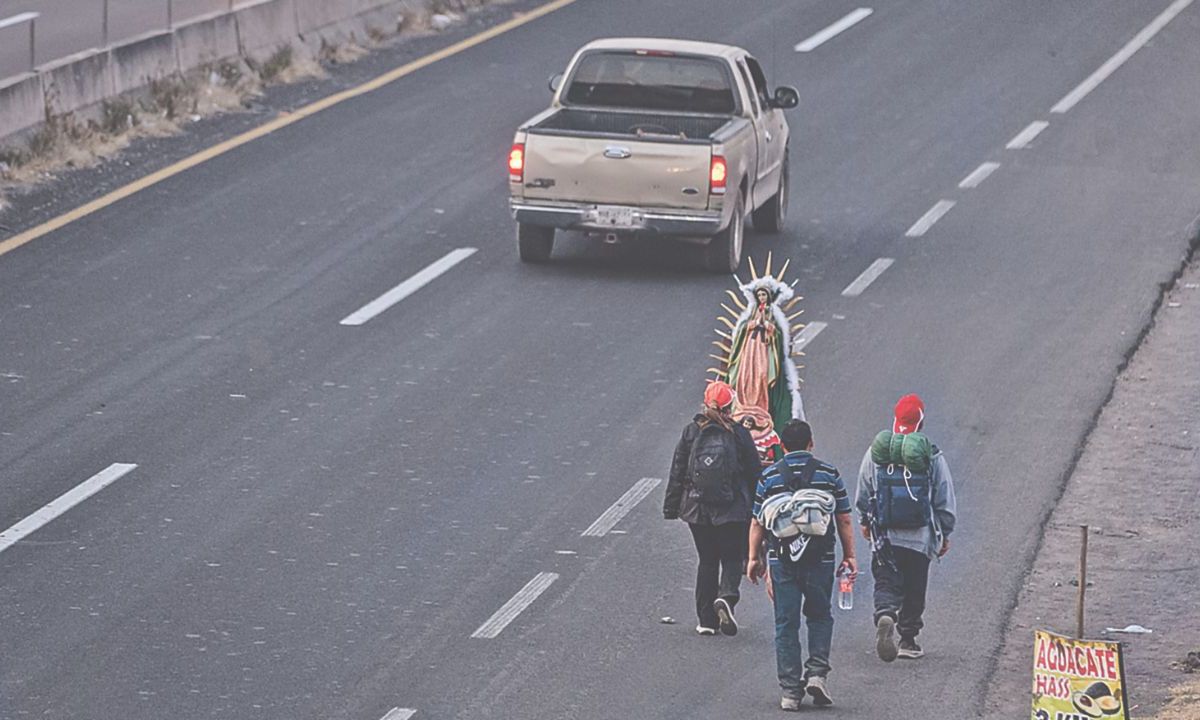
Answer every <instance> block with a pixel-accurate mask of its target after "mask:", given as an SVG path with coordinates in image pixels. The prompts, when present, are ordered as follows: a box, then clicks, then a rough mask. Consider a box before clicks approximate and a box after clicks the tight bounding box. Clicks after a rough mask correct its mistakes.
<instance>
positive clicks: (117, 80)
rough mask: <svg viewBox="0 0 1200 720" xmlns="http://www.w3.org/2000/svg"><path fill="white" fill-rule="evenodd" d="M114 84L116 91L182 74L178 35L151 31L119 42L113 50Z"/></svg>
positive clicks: (138, 86) (132, 88) (118, 92)
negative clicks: (176, 47) (127, 40)
mask: <svg viewBox="0 0 1200 720" xmlns="http://www.w3.org/2000/svg"><path fill="white" fill-rule="evenodd" d="M110 52H111V54H112V75H113V86H114V90H115V92H116V93H117V94H121V93H124V92H129V91H130V90H137V89H139V88H143V87H146V86H147V85H149V84H150V83H151V82H154V81H155V80H158V79H160V78H164V77H167V76H170V75H176V74H178V73H179V57H178V56H177V55H176V54H175V34H174V33H172V32H170V31H164V32H157V33H151V34H148V35H143V36H141V37H138V38H135V39H133V40H131V41H129V42H126V43H122V44H121V45H117V46H116V47H114V48H113V49H112V50H111V51H110Z"/></svg>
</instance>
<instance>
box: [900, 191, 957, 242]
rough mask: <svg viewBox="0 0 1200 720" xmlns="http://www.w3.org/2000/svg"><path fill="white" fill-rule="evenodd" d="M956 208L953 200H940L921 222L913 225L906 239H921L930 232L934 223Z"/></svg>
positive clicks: (906, 234) (906, 233)
mask: <svg viewBox="0 0 1200 720" xmlns="http://www.w3.org/2000/svg"><path fill="white" fill-rule="evenodd" d="M952 207H954V201H953V200H938V201H937V202H936V203H934V205H933V207H931V208H929V210H927V211H926V212H925V214H924V215H922V216H921V219H920V220H917V221H916V222H915V223H913V225H912V227H910V228H909V229H908V231H907V232H905V233H904V237H921V236H922V235H924V234H925V233H927V232H929V228H931V227H933V225H934V223H936V222H937V221H938V220H941V219H942V217H944V216H945V214H946V213H948V212H950V208H952Z"/></svg>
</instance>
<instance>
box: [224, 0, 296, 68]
mask: <svg viewBox="0 0 1200 720" xmlns="http://www.w3.org/2000/svg"><path fill="white" fill-rule="evenodd" d="M233 16H234V19H235V20H236V22H237V35H238V48H239V49H240V51H241V54H242V55H243V56H244V57H246V58H247V59H249V60H253V61H255V62H262V61H264V60H266V59H267V58H269V57H271V56H272V55H274V54H275V53H276V52H278V51H279V49H280V48H282V47H284V46H287V45H290V46H293V47H294V46H295V45H296V44H297V42H298V40H299V36H300V31H299V30H298V29H297V28H296V7H295V5H294V4H293V2H292V0H260V1H259V2H256V3H254V4H252V5H244V6H242V7H239V8H237V9H236V10H234V11H233Z"/></svg>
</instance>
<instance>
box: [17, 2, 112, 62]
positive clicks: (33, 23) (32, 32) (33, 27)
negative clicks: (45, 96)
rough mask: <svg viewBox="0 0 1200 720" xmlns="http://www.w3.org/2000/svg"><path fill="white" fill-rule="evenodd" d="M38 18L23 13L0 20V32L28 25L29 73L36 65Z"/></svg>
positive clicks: (28, 13)
mask: <svg viewBox="0 0 1200 720" xmlns="http://www.w3.org/2000/svg"><path fill="white" fill-rule="evenodd" d="M105 2H108V0H105ZM39 17H41V13H35V12H24V13H21V14H20V15H13V16H12V17H9V18H4V19H2V20H0V30H3V29H5V28H10V27H16V26H17V25H23V24H25V23H29V69H30V70H31V71H32V70H33V68H34V67H35V66H36V65H37V19H38V18H39Z"/></svg>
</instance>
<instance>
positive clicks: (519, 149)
mask: <svg viewBox="0 0 1200 720" xmlns="http://www.w3.org/2000/svg"><path fill="white" fill-rule="evenodd" d="M508 180H509V182H515V183H519V182H523V181H524V180H525V143H513V146H512V150H509V151H508Z"/></svg>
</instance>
